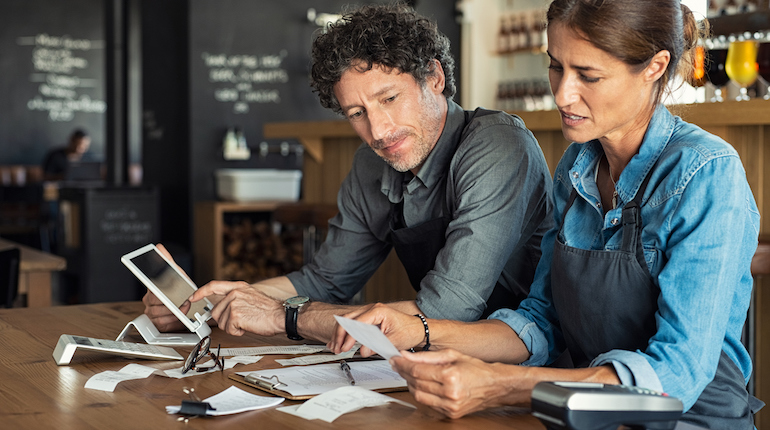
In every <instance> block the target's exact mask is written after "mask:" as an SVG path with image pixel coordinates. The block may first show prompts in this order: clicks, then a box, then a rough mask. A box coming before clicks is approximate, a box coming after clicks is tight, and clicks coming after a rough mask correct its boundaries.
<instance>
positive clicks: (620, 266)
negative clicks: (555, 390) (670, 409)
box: [551, 175, 764, 429]
mask: <svg viewBox="0 0 770 430" xmlns="http://www.w3.org/2000/svg"><path fill="white" fill-rule="evenodd" d="M648 181H649V175H648V176H647V178H645V180H644V182H643V183H642V186H641V188H640V189H639V191H638V192H637V193H636V197H635V198H634V199H633V200H632V201H631V202H629V203H628V204H626V205H625V206H624V207H623V215H622V227H621V228H622V235H623V240H622V245H621V249H620V250H619V251H603V250H584V249H578V248H573V247H570V246H567V245H565V244H563V243H562V242H561V239H560V238H561V236H562V232H561V231H560V232H559V235H557V238H556V241H555V245H554V253H553V263H552V267H551V288H552V294H553V301H554V306H555V307H556V311H557V314H558V315H559V321H560V325H561V329H562V332H563V333H564V339H565V341H566V345H567V349H568V351H569V355H570V356H571V358H572V364H573V365H574V366H575V367H587V366H588V365H589V364H590V362H591V360H593V359H594V358H596V357H597V356H598V355H600V354H602V353H604V352H608V351H610V350H613V349H622V350H629V351H635V350H637V349H638V350H641V351H644V350H645V349H647V344H648V342H649V340H650V338H651V337H652V336H653V335H654V334H655V332H656V330H657V328H656V324H655V311H656V310H657V308H658V307H657V300H658V296H659V295H660V289H659V288H658V287H656V285H655V283H654V282H653V281H652V276H651V275H650V273H649V270H648V268H647V263H646V262H645V259H644V248H643V246H642V234H641V233H642V225H643V224H642V218H641V200H642V196H643V195H644V191H645V189H646V188H647V183H648ZM576 196H577V192H576V191H575V190H574V189H573V190H572V193H571V194H570V197H569V201H568V202H567V207H566V209H565V210H564V214H565V215H566V213H567V211H568V210H569V209H570V207H572V204H573V202H574V201H575V198H576ZM561 225H562V226H563V225H564V216H562V223H561ZM561 228H563V227H561ZM561 228H560V229H561ZM743 380H744V379H743V374H742V373H741V371H740V369H739V368H738V366H737V365H736V364H735V363H734V362H733V361H732V360H731V359H730V358H729V357H728V356H727V354H725V352H724V351H722V354H721V356H720V358H719V365H718V366H717V371H716V375H715V376H714V379H713V380H712V381H711V382H710V383H709V384H708V385H707V386H706V389H705V390H704V391H703V393H702V394H701V396H700V397H699V398H698V400H697V402H696V403H695V405H694V406H693V407H692V408H691V409H690V410H689V411H688V412H687V413H686V414H685V415H684V416H683V417H682V421H685V422H689V423H692V424H695V425H700V426H703V427H707V428H712V429H752V428H754V415H753V414H754V413H755V412H757V411H758V410H759V409H760V408H761V407H762V406H764V404H763V403H762V402H761V401H759V400H758V399H756V398H754V397H753V396H749V394H748V392H747V390H746V386H745V385H744V382H743Z"/></svg>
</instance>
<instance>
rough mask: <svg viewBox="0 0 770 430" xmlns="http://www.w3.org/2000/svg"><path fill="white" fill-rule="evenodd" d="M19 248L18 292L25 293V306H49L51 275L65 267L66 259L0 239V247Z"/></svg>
mask: <svg viewBox="0 0 770 430" xmlns="http://www.w3.org/2000/svg"><path fill="white" fill-rule="evenodd" d="M8 248H19V250H20V251H21V261H19V294H26V295H27V306H29V307H41V306H51V275H52V272H54V271H60V270H64V269H66V268H67V261H66V260H65V259H64V258H62V257H60V256H58V255H53V254H49V253H47V252H43V251H40V250H38V249H35V248H30V247H29V246H25V245H21V244H18V243H16V242H11V241H10V240H5V239H0V249H8Z"/></svg>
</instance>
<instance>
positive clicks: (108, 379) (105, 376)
mask: <svg viewBox="0 0 770 430" xmlns="http://www.w3.org/2000/svg"><path fill="white" fill-rule="evenodd" d="M156 371H158V370H157V369H153V368H152V367H147V366H142V365H141V364H135V363H131V364H129V365H127V366H125V367H123V368H122V369H120V370H118V371H114V370H108V371H106V372H101V373H97V374H96V375H94V376H92V377H90V378H88V381H86V385H85V387H86V388H90V389H92V390H100V391H109V392H113V391H115V387H117V386H118V384H119V383H121V382H123V381H130V380H132V379H144V378H146V377H148V376H150V375H152V374H153V373H155V372H156Z"/></svg>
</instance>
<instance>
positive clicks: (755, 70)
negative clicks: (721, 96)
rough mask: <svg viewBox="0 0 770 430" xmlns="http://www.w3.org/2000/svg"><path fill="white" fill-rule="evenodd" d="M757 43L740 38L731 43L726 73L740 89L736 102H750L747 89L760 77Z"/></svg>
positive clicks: (726, 62)
mask: <svg viewBox="0 0 770 430" xmlns="http://www.w3.org/2000/svg"><path fill="white" fill-rule="evenodd" d="M757 45H759V44H758V43H757V41H756V40H754V39H751V38H739V39H736V40H734V41H732V42H730V46H729V47H728V48H727V60H726V61H725V71H726V72H727V76H729V77H730V79H731V80H732V81H733V82H735V83H736V84H738V86H739V87H740V89H741V90H740V95H739V96H738V97H737V98H736V100H748V99H749V95H748V91H747V90H746V87H748V86H749V85H751V84H753V83H754V81H756V80H757V76H758V75H759V66H758V65H757Z"/></svg>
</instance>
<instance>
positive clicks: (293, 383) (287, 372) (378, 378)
mask: <svg viewBox="0 0 770 430" xmlns="http://www.w3.org/2000/svg"><path fill="white" fill-rule="evenodd" d="M348 364H349V365H350V372H351V373H352V374H353V377H354V378H355V379H356V386H360V387H363V388H368V389H371V390H376V389H381V388H399V387H406V380H405V379H404V378H402V377H401V376H400V375H399V374H398V373H397V372H395V371H393V369H391V367H390V364H388V362H387V361H386V360H373V361H351V362H348ZM237 374H238V375H241V376H246V375H249V374H256V375H259V376H262V377H265V378H271V377H273V376H275V377H277V378H278V380H279V381H281V383H282V385H280V386H279V387H277V388H278V389H280V390H281V391H285V392H287V393H289V394H291V395H292V396H308V395H310V396H313V395H316V394H321V393H325V392H327V391H331V390H333V389H335V388H339V387H345V386H348V385H350V382H349V381H348V378H347V376H346V375H345V374H344V373H343V372H342V370H341V369H340V365H339V363H330V364H316V365H313V366H293V367H285V368H282V369H270V370H258V371H254V372H238V373H237Z"/></svg>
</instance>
